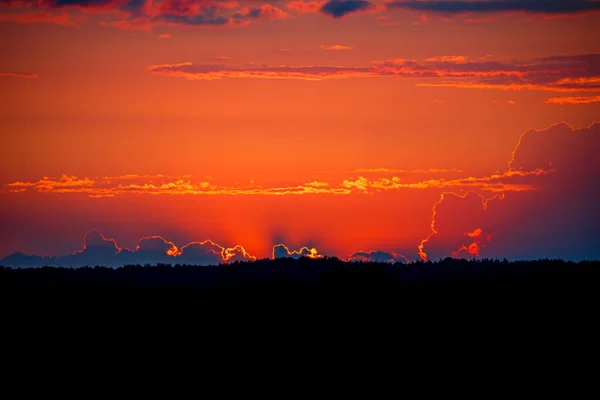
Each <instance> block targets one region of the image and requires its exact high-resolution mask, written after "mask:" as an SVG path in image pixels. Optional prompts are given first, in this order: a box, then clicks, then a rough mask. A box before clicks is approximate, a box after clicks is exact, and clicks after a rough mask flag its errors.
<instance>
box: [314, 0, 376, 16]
mask: <svg viewBox="0 0 600 400" xmlns="http://www.w3.org/2000/svg"><path fill="white" fill-rule="evenodd" d="M373 9H375V5H374V4H373V3H371V2H370V1H365V0H330V1H328V2H326V3H325V4H323V6H322V7H321V10H320V11H321V13H323V14H325V15H328V16H330V17H332V18H336V19H337V18H342V17H344V16H346V15H348V14H352V13H356V12H359V11H368V10H373Z"/></svg>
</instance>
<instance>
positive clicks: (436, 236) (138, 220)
mask: <svg viewBox="0 0 600 400" xmlns="http://www.w3.org/2000/svg"><path fill="white" fill-rule="evenodd" d="M0 37H1V40H0V85H1V86H0V87H1V90H0V102H1V105H2V106H1V107H0V127H1V130H0V140H1V142H0V237H1V238H2V240H1V241H0V258H2V257H6V256H9V255H11V254H13V253H15V252H21V253H24V254H28V255H31V254H35V255H37V256H44V255H52V256H53V257H49V256H46V261H47V262H46V263H49V262H56V263H59V261H56V260H60V259H61V258H56V257H57V256H63V257H62V260H63V261H65V260H67V259H68V260H70V261H69V262H70V263H94V262H98V263H106V264H111V263H112V264H119V263H120V262H121V260H124V261H131V260H135V261H136V262H138V261H139V262H142V261H157V260H158V261H164V260H167V261H169V260H176V261H188V262H198V263H202V262H205V263H209V262H210V263H213V262H217V263H218V262H226V261H232V260H238V259H240V260H241V259H255V258H266V257H273V256H275V257H279V256H285V255H288V254H292V255H297V254H302V255H309V256H319V255H328V256H337V257H340V258H343V259H353V260H367V259H375V260H379V261H401V262H406V261H407V260H410V261H414V260H420V259H423V260H427V259H430V260H437V259H439V258H442V257H448V256H455V257H466V258H472V257H477V258H486V257H488V258H496V257H498V258H504V257H506V258H509V259H532V258H545V257H548V258H564V259H570V260H581V259H599V258H600V206H599V203H598V199H599V198H600V156H599V154H600V39H599V38H600V2H599V1H591V0H590V1H585V0H521V1H519V0H477V1H476V0H462V1H452V0H447V1H427V0H423V1H410V0H406V1H405V0H399V1H384V0H380V1H376V0H370V1H358V0H352V1H317V0H312V1H307V0H305V1H298V0H296V1H284V0H272V1H269V0H264V1H250V0H238V1H230V0H163V1H153V0H24V1H16V0H0ZM595 121H598V123H595ZM100 232H101V233H100ZM86 235H87V236H86ZM84 237H86V238H87V239H86V240H85V241H84ZM109 239H110V240H109ZM206 240H209V242H207V241H206ZM191 242H196V243H192V244H190V245H188V246H186V244H189V243H191ZM304 247H306V248H304ZM66 256H69V257H66ZM208 256H210V257H208ZM127 257H129V258H127ZM207 257H208V258H207ZM48 260H50V261H48ZM38 261H39V260H38ZM36 262H37V261H36ZM65 262H66V261H65ZM7 263H8V262H7V261H5V262H4V264H7ZM0 264H2V261H1V260H0Z"/></svg>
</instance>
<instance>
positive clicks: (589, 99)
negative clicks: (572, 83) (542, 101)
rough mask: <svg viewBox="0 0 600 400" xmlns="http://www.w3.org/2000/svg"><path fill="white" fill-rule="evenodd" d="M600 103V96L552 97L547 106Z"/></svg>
mask: <svg viewBox="0 0 600 400" xmlns="http://www.w3.org/2000/svg"><path fill="white" fill-rule="evenodd" d="M591 103H600V96H575V97H552V98H550V99H548V100H546V104H560V105H565V104H591Z"/></svg>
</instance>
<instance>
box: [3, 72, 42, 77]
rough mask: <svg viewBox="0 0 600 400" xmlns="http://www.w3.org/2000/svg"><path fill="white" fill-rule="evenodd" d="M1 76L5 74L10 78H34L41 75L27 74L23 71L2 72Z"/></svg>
mask: <svg viewBox="0 0 600 400" xmlns="http://www.w3.org/2000/svg"><path fill="white" fill-rule="evenodd" d="M0 76H5V77H9V78H24V79H34V78H37V77H39V75H38V74H26V73H21V72H0Z"/></svg>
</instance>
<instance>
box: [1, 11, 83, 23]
mask: <svg viewBox="0 0 600 400" xmlns="http://www.w3.org/2000/svg"><path fill="white" fill-rule="evenodd" d="M0 22H14V23H19V24H34V23H47V24H55V25H62V26H72V27H76V26H77V23H76V22H75V21H70V20H69V14H68V13H66V12H63V13H61V14H53V13H49V12H43V11H41V12H30V13H22V14H17V13H10V14H0Z"/></svg>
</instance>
